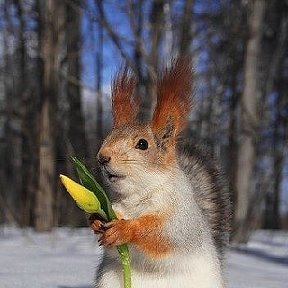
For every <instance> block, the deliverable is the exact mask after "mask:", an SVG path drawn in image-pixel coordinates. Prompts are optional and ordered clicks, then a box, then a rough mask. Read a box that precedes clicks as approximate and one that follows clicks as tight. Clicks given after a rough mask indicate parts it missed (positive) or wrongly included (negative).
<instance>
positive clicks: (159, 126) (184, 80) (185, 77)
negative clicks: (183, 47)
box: [151, 57, 193, 142]
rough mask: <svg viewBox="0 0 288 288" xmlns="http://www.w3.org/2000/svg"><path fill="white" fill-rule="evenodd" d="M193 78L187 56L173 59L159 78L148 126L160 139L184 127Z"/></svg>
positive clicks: (190, 101)
mask: <svg viewBox="0 0 288 288" xmlns="http://www.w3.org/2000/svg"><path fill="white" fill-rule="evenodd" d="M192 80H193V71H192V66H191V63H190V61H189V59H187V58H186V57H181V58H178V59H176V60H174V61H172V64H171V66H170V68H169V69H168V68H167V69H166V70H165V71H164V73H163V74H162V75H160V77H159V78H158V81H157V105H156V108H155V111H154V114H153V118H152V122H151V126H152V130H153V132H154V133H155V135H156V138H157V139H158V140H159V141H164V142H167V141H169V139H175V138H176V137H177V136H178V135H179V134H180V132H181V131H182V130H183V129H184V128H185V125H186V123H187V119H188V116H189V113H190V111H191V106H192V90H193V81H192ZM171 137H172V138H171ZM158 140H157V141H158Z"/></svg>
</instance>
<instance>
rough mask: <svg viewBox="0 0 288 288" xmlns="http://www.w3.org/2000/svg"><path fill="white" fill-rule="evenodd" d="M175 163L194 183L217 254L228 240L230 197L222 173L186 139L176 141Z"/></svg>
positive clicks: (199, 148) (212, 161) (209, 158)
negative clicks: (176, 160) (176, 155)
mask: <svg viewBox="0 0 288 288" xmlns="http://www.w3.org/2000/svg"><path fill="white" fill-rule="evenodd" d="M177 151H178V153H177V154H178V163H179V166H180V167H181V168H182V169H183V171H184V172H185V174H186V175H187V177H188V178H189V180H190V182H191V185H192V186H193V187H195V193H194V197H195V201H196V202H197V204H198V206H199V207H200V209H201V212H202V213H203V215H204V217H205V218H206V220H207V223H208V225H209V228H210V230H211V233H212V236H213V240H214V243H215V245H216V248H217V252H218V254H219V257H220V258H222V257H223V254H224V249H225V247H226V246H227V244H228V241H229V233H230V229H231V227H230V226H231V201H230V194H229V191H228V185H227V181H226V177H225V175H224V173H223V172H222V171H221V169H220V168H219V167H218V165H217V164H216V162H215V161H214V160H213V158H212V157H211V155H210V154H209V152H208V151H204V150H203V148H201V147H199V146H198V145H195V144H193V143H191V142H190V143H189V142H187V141H186V142H185V141H184V143H182V142H179V143H178V145H177Z"/></svg>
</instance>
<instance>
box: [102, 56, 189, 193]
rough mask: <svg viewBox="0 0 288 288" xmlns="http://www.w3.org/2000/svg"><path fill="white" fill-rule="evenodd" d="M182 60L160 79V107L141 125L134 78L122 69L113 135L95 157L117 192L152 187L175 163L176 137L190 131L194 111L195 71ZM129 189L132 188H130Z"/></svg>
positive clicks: (116, 89) (114, 98)
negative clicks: (123, 186) (142, 184)
mask: <svg viewBox="0 0 288 288" xmlns="http://www.w3.org/2000/svg"><path fill="white" fill-rule="evenodd" d="M187 60H188V59H186V58H179V59H177V60H175V61H173V62H172V64H171V66H170V67H169V68H167V69H165V70H164V71H163V72H162V73H161V74H160V75H159V76H158V79H157V83H156V87H157V104H156V107H155V111H154V113H153V117H152V120H151V121H150V122H148V123H139V121H138V120H137V115H138V112H139V101H138V100H137V98H136V95H135V87H136V77H135V76H134V74H133V73H132V72H131V71H130V70H129V69H128V68H124V69H122V70H121V71H120V72H119V73H118V74H117V75H116V77H115V79H114V81H113V85H112V114H113V129H112V131H111V133H110V134H109V135H108V136H107V138H106V139H105V140H104V142H103V144H102V147H101V148H100V150H99V153H98V155H97V158H98V161H99V163H100V165H101V168H102V170H103V172H104V175H105V176H106V178H107V179H108V180H109V182H110V183H111V184H114V185H115V186H116V185H117V188H119V187H118V186H119V185H121V184H120V183H121V182H122V183H123V182H124V180H125V185H126V186H127V185H129V184H131V186H135V185H139V184H140V183H144V185H148V186H149V182H150V181H153V180H152V179H153V178H155V176H156V177H158V179H159V176H160V175H165V173H166V174H167V170H171V169H172V168H173V167H174V166H175V165H177V163H176V142H177V137H178V136H179V134H180V133H181V132H182V131H183V129H184V128H185V126H186V123H187V119H188V116H189V113H190V110H191V106H192V76H193V73H192V68H191V64H190V61H187ZM127 183H129V184H127Z"/></svg>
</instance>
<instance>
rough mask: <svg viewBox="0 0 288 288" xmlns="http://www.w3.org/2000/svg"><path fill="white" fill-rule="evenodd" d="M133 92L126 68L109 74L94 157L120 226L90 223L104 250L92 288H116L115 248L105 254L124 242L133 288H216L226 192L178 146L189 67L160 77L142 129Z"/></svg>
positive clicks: (226, 223)
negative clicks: (108, 98)
mask: <svg viewBox="0 0 288 288" xmlns="http://www.w3.org/2000/svg"><path fill="white" fill-rule="evenodd" d="M136 85H137V81H136V77H135V75H134V74H133V73H132V72H131V71H130V70H129V69H128V68H124V69H122V70H120V72H118V73H117V74H116V77H115V78H114V81H113V83H112V115H113V129H112V131H111V133H110V134H109V135H108V136H107V137H106V139H104V141H103V144H102V146H101V148H100V150H99V152H98V154H97V159H98V162H99V164H100V167H101V170H102V172H103V176H104V181H105V184H106V186H108V190H109V191H108V193H110V196H111V197H112V199H113V201H112V204H113V208H114V209H115V211H116V213H117V217H118V219H119V220H114V221H111V222H109V223H103V222H102V221H101V219H100V218H97V217H94V216H95V215H94V216H93V217H91V218H90V227H91V228H92V229H93V230H94V232H95V233H100V240H99V242H100V244H101V245H103V246H104V247H105V249H104V256H103V261H102V263H101V264H100V266H99V269H98V271H97V276H96V287H97V288H104V287H105V288H120V287H122V285H123V284H122V283H123V281H122V271H121V266H120V263H119V260H118V256H117V253H116V252H115V251H116V249H109V248H110V247H115V246H117V245H121V244H124V243H127V244H129V250H130V257H131V269H132V285H133V287H135V288H144V287H145V288H164V287H165V288H172V287H173V288H174V287H180V288H188V287H191V288H192V287H195V288H196V287H197V288H223V287H225V281H224V280H223V279H224V277H223V271H222V270H223V265H222V262H223V252H224V248H225V246H226V245H227V242H228V238H229V229H230V215H231V213H230V200H229V192H228V190H227V185H226V183H225V180H224V178H223V177H222V174H221V172H220V169H218V168H217V165H216V164H214V162H213V160H211V159H210V157H209V156H207V155H205V153H204V154H203V153H202V152H201V149H199V148H197V147H196V146H194V145H192V144H189V143H186V144H185V143H184V144H183V141H181V140H180V135H181V133H182V132H183V130H184V129H185V127H186V125H187V122H188V116H189V113H190V111H191V108H192V96H193V69H192V65H191V64H190V62H189V61H187V59H186V58H178V59H176V60H174V61H172V63H171V66H170V67H169V68H166V69H165V70H164V71H163V72H162V74H160V75H159V77H158V79H157V81H156V84H155V85H156V88H157V104H156V107H155V110H154V114H153V116H152V120H151V121H149V122H147V123H140V121H139V120H138V119H137V117H138V112H139V101H138V99H137V97H136V95H135V87H136Z"/></svg>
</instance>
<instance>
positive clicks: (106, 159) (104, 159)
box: [97, 154, 111, 165]
mask: <svg viewBox="0 0 288 288" xmlns="http://www.w3.org/2000/svg"><path fill="white" fill-rule="evenodd" d="M97 158H98V162H99V164H101V165H105V164H107V163H108V162H109V161H110V160H111V157H110V156H106V155H103V154H99V155H98V157H97Z"/></svg>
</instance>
